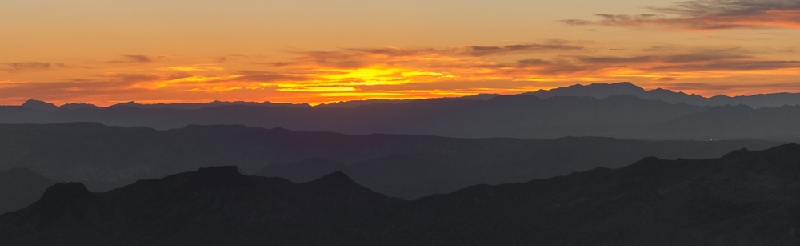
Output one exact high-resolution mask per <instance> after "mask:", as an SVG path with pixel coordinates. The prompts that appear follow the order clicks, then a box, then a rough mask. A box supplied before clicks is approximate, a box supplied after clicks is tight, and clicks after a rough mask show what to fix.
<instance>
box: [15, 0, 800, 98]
mask: <svg viewBox="0 0 800 246" xmlns="http://www.w3.org/2000/svg"><path fill="white" fill-rule="evenodd" d="M0 30H2V31H3V33H7V34H9V35H8V36H7V37H8V38H7V39H8V41H7V42H6V41H4V43H7V45H4V46H2V47H0V104H5V105H13V104H16V105H18V104H20V103H22V102H24V101H25V100H27V99H29V98H36V99H40V100H45V101H48V102H54V103H56V104H63V103H69V102H87V103H94V104H97V105H110V104H114V103H119V102H127V101H137V102H144V103H156V102H167V103H169V102H209V101H213V100H224V101H271V102H294V103H324V102H336V101H346V100H357V99H375V98H380V99H418V98H438V97H454V96H466V95H475V94H481V93H497V94H519V93H522V92H526V91H534V90H539V89H549V88H554V87H559V86H567V85H572V84H577V83H582V84H587V83H595V82H603V83H610V82H632V83H634V84H637V85H639V86H642V87H644V88H647V89H655V88H659V87H660V88H664V89H670V90H676V91H684V92H687V93H694V94H700V95H704V96H712V95H716V94H726V95H744V94H760V93H775V92H800V58H797V57H800V56H798V55H797V54H796V53H797V51H796V46H797V45H796V44H795V43H796V41H793V40H800V1H790V0H775V1H752V0H743V1H685V2H662V1H624V0H615V1H607V2H603V3H599V2H586V1H577V0H568V1H550V0H546V1H537V2H536V3H532V2H529V1H516V0H503V1H494V2H491V3H490V2H488V1H477V0H472V1H443V0H440V1H416V0H415V1H403V2H381V3H376V2H369V1H358V0H347V1H337V2H336V3H317V2H314V1H305V0H301V1H292V2H288V1H229V2H215V1H194V2H193V1H174V2H169V3H163V2H158V1H117V2H110V3H109V2H102V1H91V0H80V1H73V2H71V3H63V2H57V1H33V2H23V1H18V2H14V3H9V4H6V6H3V8H0ZM4 39H6V36H4Z"/></svg>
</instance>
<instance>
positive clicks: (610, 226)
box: [0, 144, 800, 245]
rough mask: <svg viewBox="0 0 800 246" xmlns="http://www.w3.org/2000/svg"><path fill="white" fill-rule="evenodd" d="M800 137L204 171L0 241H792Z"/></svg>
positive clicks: (14, 231)
mask: <svg viewBox="0 0 800 246" xmlns="http://www.w3.org/2000/svg"><path fill="white" fill-rule="evenodd" d="M798 184H800V145H797V144H787V145H782V146H778V147H774V148H770V149H768V150H764V151H749V150H746V149H741V150H737V151H733V152H730V153H728V154H726V155H724V156H722V157H721V158H717V159H677V160H665V159H659V158H655V157H648V158H644V159H642V160H639V161H637V162H635V163H634V164H632V165H629V166H626V167H622V168H618V169H608V168H596V169H592V170H590V171H583V172H576V173H572V174H569V175H566V176H559V177H553V178H549V179H536V180H532V181H529V182H526V183H517V184H503V185H477V186H472V187H468V188H464V189H461V190H459V191H456V192H453V193H450V194H445V195H434V196H428V197H423V198H420V199H416V200H412V201H403V200H400V199H395V198H391V197H387V196H384V195H381V194H379V193H376V192H373V191H371V190H370V189H367V188H364V187H362V186H360V185H359V184H358V183H357V182H354V181H353V180H352V179H350V178H349V177H348V176H347V175H346V174H344V173H343V172H334V173H331V174H329V175H326V176H323V177H321V178H319V179H316V180H313V181H310V182H307V183H301V184H296V183H292V182H290V181H288V180H285V179H280V178H267V177H260V176H246V175H242V174H240V173H239V172H238V171H237V168H236V167H216V168H201V169H199V170H198V171H191V172H183V173H179V174H176V175H170V176H167V177H165V178H163V179H151V180H140V181H138V182H136V183H134V184H131V185H128V186H125V187H122V188H119V189H115V190H112V191H109V192H103V193H92V192H89V191H88V190H87V189H86V187H85V186H83V185H82V184H80V183H63V184H56V185H54V186H51V187H50V188H48V189H47V191H45V193H44V195H43V196H42V197H41V199H39V200H38V201H37V202H35V203H33V204H32V205H30V206H29V207H27V208H24V209H22V210H19V211H17V212H13V213H7V214H4V215H2V216H0V240H2V241H3V242H4V245H49V244H51V243H53V242H58V243H60V244H62V245H323V244H324V245H795V244H796V243H797V242H798V240H800V237H798V236H800V235H799V234H798V229H800V185H798Z"/></svg>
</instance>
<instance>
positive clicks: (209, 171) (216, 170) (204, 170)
mask: <svg viewBox="0 0 800 246" xmlns="http://www.w3.org/2000/svg"><path fill="white" fill-rule="evenodd" d="M197 173H198V174H199V175H200V176H241V175H242V174H241V173H239V167H237V166H222V167H201V168H200V169H198V170H197Z"/></svg>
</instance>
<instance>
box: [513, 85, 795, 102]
mask: <svg viewBox="0 0 800 246" xmlns="http://www.w3.org/2000/svg"><path fill="white" fill-rule="evenodd" d="M523 95H533V96H536V97H539V98H542V99H546V98H552V97H557V96H588V97H593V98H598V99H603V98H607V97H610V96H617V95H631V96H636V97H638V98H642V99H650V100H661V101H664V102H668V103H686V104H691V105H697V106H725V105H739V104H743V105H747V106H750V107H753V108H761V107H781V106H784V105H789V106H794V105H800V93H786V92H783V93H771V94H760V95H748V96H733V97H731V96H726V95H716V96H713V97H710V98H706V97H703V96H700V95H694V94H692V95H688V94H686V93H683V92H675V91H671V90H665V89H662V88H657V89H655V90H649V91H648V90H645V89H644V88H642V87H639V86H636V85H634V84H632V83H628V82H621V83H593V84H589V85H581V84H576V85H572V86H568V87H558V88H555V89H550V90H538V91H534V92H526V93H523Z"/></svg>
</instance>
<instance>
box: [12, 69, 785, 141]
mask: <svg viewBox="0 0 800 246" xmlns="http://www.w3.org/2000/svg"><path fill="white" fill-rule="evenodd" d="M635 91H639V93H634V92H635ZM624 93H628V94H624ZM665 93H666V94H665ZM662 94H664V95H672V96H668V97H661V96H657V95H662ZM675 95H677V96H675ZM787 95H794V94H787ZM640 97H645V98H650V99H643V98H640ZM670 98H690V99H691V98H695V99H696V98H700V97H697V96H690V95H684V94H681V93H674V92H666V91H664V90H653V91H645V90H643V89H641V88H639V87H636V86H634V85H632V84H625V83H623V84H592V85H589V86H572V87H566V88H560V89H554V90H550V91H539V92H534V93H529V94H525V95H513V96H494V97H491V98H490V99H487V98H480V99H474V98H445V99H429V100H413V101H407V102H370V103H361V104H358V106H355V107H346V106H317V107H307V106H302V105H283V106H264V105H262V104H256V103H221V102H219V103H212V104H208V105H205V104H185V105H183V104H181V105H178V104H175V105H172V104H163V105H141V104H118V105H115V106H112V107H108V108H97V107H85V105H83V106H80V107H77V106H70V107H66V108H64V107H62V108H58V107H55V106H54V105H52V104H47V103H44V102H38V101H37V102H30V103H26V106H13V107H11V106H9V107H0V123H70V122H98V123H102V124H105V125H110V126H123V127H151V128H155V129H160V130H166V129H177V128H181V127H185V126H187V125H190V124H198V125H216V124H241V125H246V126H253V127H266V128H274V127H282V128H286V129H291V130H302V131H333V132H340V133H345V134H406V135H437V136H448V137H466V138H493V137H507V138H534V139H543V138H544V139H555V138H561V137H566V136H599V137H614V138H628V139H662V140H663V139H689V140H708V139H772V140H780V141H794V140H795V139H799V138H800V125H797V124H793V122H797V121H800V105H793V106H789V105H788V103H787V105H786V106H780V107H759V108H753V107H751V106H746V105H724V106H698V105H692V104H688V103H687V102H690V101H692V100H694V99H691V100H689V99H687V100H683V99H681V100H677V101H676V100H672V99H670ZM716 98H719V97H716ZM737 98H738V99H737ZM744 98H745V97H734V99H736V100H739V99H741V100H745V99H744ZM747 98H749V97H747ZM656 99H658V100H656ZM712 99H713V100H716V99H714V98H711V99H702V98H701V99H698V100H701V101H702V100H712ZM741 100H740V101H741ZM748 100H749V99H748ZM745 101H746V100H745ZM675 102H678V103H675ZM705 104H706V105H711V104H716V103H705ZM269 105H272V104H269Z"/></svg>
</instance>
